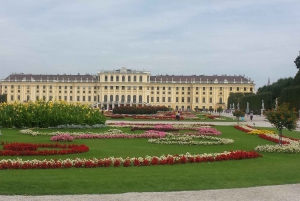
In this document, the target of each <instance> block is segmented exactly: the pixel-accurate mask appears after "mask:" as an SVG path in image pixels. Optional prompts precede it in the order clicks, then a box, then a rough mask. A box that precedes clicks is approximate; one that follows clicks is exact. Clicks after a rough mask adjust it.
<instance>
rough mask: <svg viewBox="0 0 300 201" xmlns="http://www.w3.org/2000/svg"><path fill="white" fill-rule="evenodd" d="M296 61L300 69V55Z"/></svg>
mask: <svg viewBox="0 0 300 201" xmlns="http://www.w3.org/2000/svg"><path fill="white" fill-rule="evenodd" d="M294 63H295V65H296V67H297V68H298V69H300V55H299V56H298V57H297V58H296V59H295V61H294Z"/></svg>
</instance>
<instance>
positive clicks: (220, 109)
mask: <svg viewBox="0 0 300 201" xmlns="http://www.w3.org/2000/svg"><path fill="white" fill-rule="evenodd" d="M222 111H223V108H222V106H219V107H218V108H217V112H218V113H219V117H221V112H222Z"/></svg>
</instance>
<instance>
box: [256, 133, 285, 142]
mask: <svg viewBox="0 0 300 201" xmlns="http://www.w3.org/2000/svg"><path fill="white" fill-rule="evenodd" d="M258 137H260V138H263V139H265V140H269V141H272V142H275V143H279V139H275V138H272V137H270V136H267V135H266V134H260V135H258ZM281 143H282V144H290V142H288V141H284V140H282V142H281Z"/></svg>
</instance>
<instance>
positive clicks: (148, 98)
mask: <svg viewBox="0 0 300 201" xmlns="http://www.w3.org/2000/svg"><path fill="white" fill-rule="evenodd" d="M149 102H150V100H149V95H147V103H149Z"/></svg>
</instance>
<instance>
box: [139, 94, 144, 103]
mask: <svg viewBox="0 0 300 201" xmlns="http://www.w3.org/2000/svg"><path fill="white" fill-rule="evenodd" d="M139 102H140V103H142V102H143V97H142V95H139Z"/></svg>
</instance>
